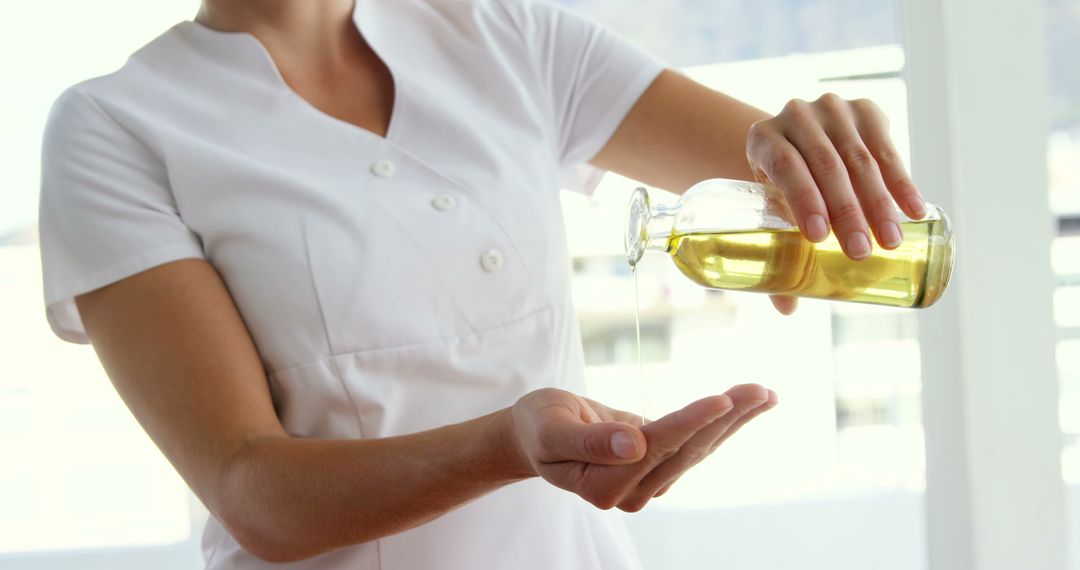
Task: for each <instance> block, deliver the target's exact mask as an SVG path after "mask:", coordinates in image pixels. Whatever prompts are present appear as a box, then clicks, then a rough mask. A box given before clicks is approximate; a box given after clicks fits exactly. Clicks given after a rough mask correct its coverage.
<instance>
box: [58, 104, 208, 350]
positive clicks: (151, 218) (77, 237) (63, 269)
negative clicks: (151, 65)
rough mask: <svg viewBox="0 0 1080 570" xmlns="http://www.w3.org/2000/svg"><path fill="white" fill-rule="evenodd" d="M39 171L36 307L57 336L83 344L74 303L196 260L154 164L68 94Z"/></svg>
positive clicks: (193, 241)
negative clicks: (39, 291) (40, 303)
mask: <svg viewBox="0 0 1080 570" xmlns="http://www.w3.org/2000/svg"><path fill="white" fill-rule="evenodd" d="M41 168H42V172H41V202H40V211H39V234H40V239H41V262H42V272H43V279H44V289H45V306H46V314H47V316H48V319H49V324H50V326H51V327H52V329H53V332H55V333H56V335H57V336H59V337H60V338H62V339H64V340H67V341H70V342H78V343H87V342H89V340H88V339H87V337H86V333H85V331H84V329H83V325H82V320H81V319H80V317H79V313H78V309H77V308H76V307H75V302H74V298H75V296H77V295H81V294H83V293H86V292H89V291H93V290H94V289H98V288H100V287H103V286H105V285H108V284H110V283H113V282H115V281H118V280H120V279H123V278H125V277H128V276H131V275H134V274H136V273H139V272H141V271H144V270H146V269H149V268H151V267H154V266H157V265H161V264H163V263H166V262H169V261H173V260H176V259H182V258H203V257H204V255H203V250H202V245H201V243H200V241H199V239H198V236H196V235H195V233H194V232H192V231H191V230H190V229H189V228H188V227H187V226H186V225H185V224H184V222H183V220H182V219H181V218H180V215H179V213H178V212H177V208H176V203H175V201H174V199H173V196H172V192H171V190H170V188H169V184H168V179H167V176H166V172H165V168H164V165H163V164H162V162H161V160H160V159H159V158H158V157H157V156H155V155H154V154H153V153H151V152H150V150H149V149H148V148H147V147H146V146H145V145H144V144H142V143H141V142H140V141H139V140H137V139H136V138H135V137H134V136H132V134H131V133H130V132H128V131H127V130H125V129H124V128H123V127H121V126H120V125H119V124H117V123H116V121H114V120H113V119H112V118H111V117H110V116H109V115H107V114H106V113H105V111H104V110H102V108H101V107H100V106H99V105H98V104H97V103H96V102H95V101H94V100H93V99H91V98H90V96H89V95H87V94H84V93H82V92H80V91H79V90H78V88H77V87H76V88H72V89H70V90H68V91H67V92H66V93H65V94H64V95H62V96H61V97H60V99H58V100H57V102H56V103H55V104H54V106H53V109H52V112H51V114H50V116H49V121H48V124H47V126H46V128H45V135H44V142H43V146H42V159H41Z"/></svg>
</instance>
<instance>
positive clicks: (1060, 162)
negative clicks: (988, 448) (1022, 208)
mask: <svg viewBox="0 0 1080 570" xmlns="http://www.w3.org/2000/svg"><path fill="white" fill-rule="evenodd" d="M1044 7H1045V10H1046V12H1045V23H1046V40H1047V59H1048V62H1049V71H1050V72H1049V85H1048V95H1049V99H1050V100H1049V111H1050V132H1049V134H1048V137H1047V142H1046V152H1047V155H1046V162H1047V168H1048V175H1049V183H1050V188H1049V196H1050V211H1051V213H1052V214H1053V216H1054V219H1055V221H1056V224H1055V230H1056V232H1055V235H1054V237H1053V241H1052V242H1051V244H1050V259H1051V263H1052V265H1053V269H1054V274H1055V280H1056V284H1055V285H1056V288H1055V290H1054V320H1055V322H1056V323H1057V326H1058V341H1057V350H1056V351H1055V352H1056V355H1057V368H1058V382H1059V387H1060V391H1061V392H1060V394H1061V395H1060V408H1059V409H1060V419H1061V430H1062V432H1063V435H1064V437H1063V438H1062V443H1063V449H1062V455H1061V470H1062V475H1063V476H1064V477H1065V482H1066V484H1067V485H1068V487H1067V488H1068V493H1069V502H1068V504H1069V505H1070V507H1071V508H1070V510H1069V516H1070V517H1071V520H1070V522H1071V524H1072V527H1073V529H1074V531H1073V536H1074V537H1075V536H1076V532H1075V529H1076V528H1077V525H1080V79H1078V77H1077V75H1076V73H1075V72H1074V69H1075V60H1076V54H1078V53H1080V1H1078V0H1044ZM1072 548H1073V552H1072V556H1073V565H1074V567H1077V568H1080V542H1077V541H1075V540H1074V541H1073V543H1072Z"/></svg>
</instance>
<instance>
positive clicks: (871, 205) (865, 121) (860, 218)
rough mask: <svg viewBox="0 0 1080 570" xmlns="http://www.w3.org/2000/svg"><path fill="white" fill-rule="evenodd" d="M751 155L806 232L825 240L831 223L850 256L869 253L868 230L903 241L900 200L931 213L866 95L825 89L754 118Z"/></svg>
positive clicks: (788, 305) (885, 241)
mask: <svg viewBox="0 0 1080 570" xmlns="http://www.w3.org/2000/svg"><path fill="white" fill-rule="evenodd" d="M746 155H747V159H748V160H749V162H750V166H751V168H752V169H753V171H754V175H755V176H756V177H757V178H758V180H759V181H760V182H764V183H770V184H773V185H775V186H777V187H778V188H780V189H781V190H782V191H783V193H784V196H785V198H786V199H787V202H788V204H789V205H790V207H791V209H792V212H793V214H794V216H795V221H796V222H797V223H798V225H799V229H800V230H801V231H802V233H803V235H805V236H806V237H807V239H809V240H811V241H814V242H820V241H823V240H824V239H826V238H827V237H828V235H829V231H830V229H831V230H832V231H833V232H834V233H835V234H836V237H837V239H838V241H839V243H840V245H841V247H842V248H843V250H844V253H845V254H846V255H847V256H848V257H850V258H852V259H865V258H866V257H868V256H869V255H870V253H871V250H872V245H871V241H870V239H869V230H870V229H872V230H873V233H874V236H875V237H876V238H877V242H878V244H879V245H880V246H881V247H883V248H885V249H894V248H896V247H898V246H899V245H900V244H901V242H902V241H903V233H902V232H901V229H900V217H899V214H898V212H897V210H896V207H895V205H899V206H900V209H901V210H902V211H903V212H904V214H906V215H907V216H908V217H910V218H911V219H916V220H917V219H921V218H922V217H923V216H924V215H925V214H926V206H925V204H924V202H923V199H922V196H921V195H920V193H919V190H918V188H916V187H915V184H914V183H913V182H912V181H911V178H910V176H909V175H908V173H907V169H906V168H905V166H904V163H903V161H901V159H900V156H899V154H898V153H897V151H896V148H895V146H893V143H892V141H891V139H890V137H889V122H888V119H887V118H886V116H885V114H884V113H882V112H881V110H880V109H879V108H878V107H877V105H875V104H874V103H872V102H871V101H868V100H865V99H856V100H854V101H848V100H845V99H841V98H840V97H838V96H836V95H834V94H831V93H828V94H825V95H823V96H821V97H820V98H818V99H817V100H815V101H813V102H806V101H803V100H800V99H795V100H792V101H791V102H789V103H788V104H787V105H786V106H785V107H784V109H783V111H781V113H780V114H778V115H776V116H775V117H771V118H768V119H763V120H760V121H758V122H756V123H754V125H753V126H752V127H751V128H750V133H749V135H748V136H747V140H746ZM894 204H895V205H894ZM773 304H774V305H775V306H776V308H777V309H778V310H779V311H780V312H782V313H784V314H790V313H791V312H793V311H794V309H795V299H794V298H793V297H783V296H774V297H773Z"/></svg>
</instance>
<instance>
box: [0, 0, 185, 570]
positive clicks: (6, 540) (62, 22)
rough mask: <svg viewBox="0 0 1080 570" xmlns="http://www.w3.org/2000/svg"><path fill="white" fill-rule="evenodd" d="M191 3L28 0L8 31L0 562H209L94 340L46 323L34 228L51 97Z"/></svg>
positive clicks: (2, 52) (0, 116)
mask: <svg viewBox="0 0 1080 570" xmlns="http://www.w3.org/2000/svg"><path fill="white" fill-rule="evenodd" d="M195 9H196V5H195V3H193V2H189V1H187V0H168V1H163V2H153V3H144V2H136V1H134V0H107V1H105V2H92V3H85V2H74V1H68V0H65V1H53V2H36V3H35V2H31V3H26V4H24V5H21V6H20V7H19V9H18V11H17V12H18V20H19V22H20V23H19V25H16V26H8V27H7V28H6V30H5V33H4V34H0V70H2V73H3V76H4V78H5V80H6V81H7V82H8V83H7V85H11V86H19V89H13V90H10V91H9V93H8V95H9V99H8V101H9V102H10V104H6V105H3V106H2V107H0V124H3V125H4V128H3V129H2V130H0V150H2V151H3V154H4V156H5V157H6V161H5V168H4V170H3V174H2V184H0V354H3V357H4V373H3V374H0V449H3V450H4V459H3V468H2V469H0V505H3V507H2V508H0V566H3V565H5V564H6V563H7V562H8V560H14V561H15V563H16V565H19V562H20V561H29V560H33V562H32V563H31V562H25V566H23V567H26V566H32V567H34V568H51V567H57V568H78V567H86V566H87V563H86V562H85V561H86V560H87V559H86V558H80V556H91V554H90V553H91V552H92V553H93V555H92V556H93V557H94V559H96V560H98V561H99V563H100V564H101V565H102V567H110V568H117V569H120V570H123V569H125V568H151V567H152V568H185V567H186V568H195V567H198V566H199V564H200V563H201V555H200V554H199V549H198V540H199V535H200V533H201V524H202V520H203V517H204V516H205V512H204V511H203V509H202V506H201V505H200V504H199V503H198V501H197V500H195V499H194V497H192V496H191V495H190V493H189V492H188V490H187V486H186V485H185V484H184V482H183V481H182V480H181V479H180V477H179V476H178V475H177V474H176V472H175V471H174V470H173V469H172V467H171V466H170V465H169V463H168V462H167V461H166V460H165V458H164V457H162V455H161V454H160V452H158V450H157V449H156V448H155V447H154V445H153V443H152V442H151V441H150V439H149V438H148V437H147V436H146V435H145V433H144V432H143V430H142V429H141V428H140V427H139V425H138V424H137V423H136V422H135V420H134V418H133V417H132V416H131V414H130V412H128V410H127V408H126V407H125V406H124V404H123V403H122V402H121V401H120V398H119V397H118V396H117V395H116V392H115V391H114V390H113V388H112V385H111V384H110V383H109V380H108V379H107V378H106V376H105V374H104V372H103V371H102V369H101V366H100V364H98V361H97V357H96V356H95V354H94V352H93V350H92V349H91V348H90V347H88V346H76V345H72V344H67V343H64V342H62V341H60V340H58V339H56V338H55V337H54V336H53V334H52V332H51V331H49V329H48V325H47V324H46V322H45V320H44V310H43V307H42V300H41V295H42V293H41V267H40V263H39V254H38V247H37V231H36V227H35V223H36V219H37V188H38V164H39V163H38V155H39V153H40V141H41V134H42V130H43V128H44V124H45V120H46V118H47V114H48V111H49V108H50V106H51V104H52V102H53V101H54V100H55V99H56V97H57V96H58V95H59V94H60V92H61V91H62V90H63V89H64V88H65V87H67V86H68V85H71V84H73V83H75V82H77V81H80V80H82V79H85V78H87V77H91V76H94V75H100V74H103V73H107V72H109V71H111V70H112V69H115V68H116V67H119V66H120V65H121V64H122V63H123V61H124V60H125V59H126V58H127V56H128V55H129V54H130V53H131V52H132V51H134V50H135V49H137V48H138V47H139V46H141V45H143V44H145V43H146V42H147V41H149V40H150V39H152V38H153V37H154V36H156V35H157V34H159V33H160V32H161V31H162V30H164V29H166V28H167V27H168V26H170V25H172V24H173V23H175V22H176V21H178V20H181V19H185V18H188V17H190V15H191V14H192V13H193V11H194V10H195ZM120 12H122V13H124V17H123V18H117V17H115V16H109V14H115V13H120ZM57 14H63V17H60V18H58V17H57ZM86 22H95V23H96V24H95V25H92V26H87V25H86ZM97 24H100V25H97ZM103 26H105V27H107V29H103ZM71 46H80V47H79V49H71ZM170 545H171V546H170ZM102 549H106V550H102Z"/></svg>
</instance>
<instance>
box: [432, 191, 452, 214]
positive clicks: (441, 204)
mask: <svg viewBox="0 0 1080 570" xmlns="http://www.w3.org/2000/svg"><path fill="white" fill-rule="evenodd" d="M456 205H457V200H455V199H454V197H453V196H451V195H449V194H442V195H439V196H436V197H435V198H433V199H432V200H431V207H432V208H435V209H436V210H438V211H440V212H446V211H449V210H453V209H454V206H456Z"/></svg>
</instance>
